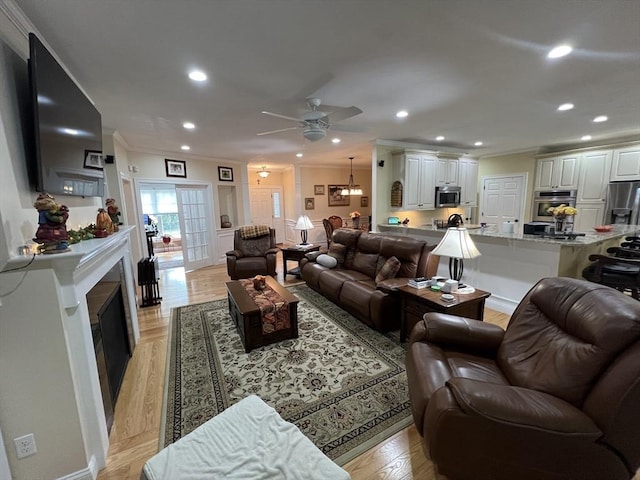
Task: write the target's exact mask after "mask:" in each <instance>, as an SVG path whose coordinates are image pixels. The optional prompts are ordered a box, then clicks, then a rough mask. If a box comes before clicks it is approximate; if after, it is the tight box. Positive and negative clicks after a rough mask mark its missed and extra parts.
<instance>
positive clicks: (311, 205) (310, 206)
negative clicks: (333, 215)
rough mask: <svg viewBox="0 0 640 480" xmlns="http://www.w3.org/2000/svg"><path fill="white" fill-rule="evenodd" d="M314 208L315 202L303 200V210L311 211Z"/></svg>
mask: <svg viewBox="0 0 640 480" xmlns="http://www.w3.org/2000/svg"><path fill="white" fill-rule="evenodd" d="M314 208H316V201H315V199H314V198H305V199H304V209H305V210H313V209H314Z"/></svg>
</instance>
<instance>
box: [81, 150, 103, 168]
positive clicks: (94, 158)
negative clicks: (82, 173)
mask: <svg viewBox="0 0 640 480" xmlns="http://www.w3.org/2000/svg"><path fill="white" fill-rule="evenodd" d="M103 167H104V164H103V162H102V152H98V151H97V150H85V151H84V168H92V169H94V170H102V169H103Z"/></svg>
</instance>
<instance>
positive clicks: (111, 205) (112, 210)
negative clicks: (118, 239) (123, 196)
mask: <svg viewBox="0 0 640 480" xmlns="http://www.w3.org/2000/svg"><path fill="white" fill-rule="evenodd" d="M105 203H106V204H107V213H108V214H109V217H111V222H112V223H113V231H114V232H117V231H118V230H119V228H118V225H122V222H121V221H120V209H119V208H118V206H117V205H116V199H115V198H107V201H106V202H105Z"/></svg>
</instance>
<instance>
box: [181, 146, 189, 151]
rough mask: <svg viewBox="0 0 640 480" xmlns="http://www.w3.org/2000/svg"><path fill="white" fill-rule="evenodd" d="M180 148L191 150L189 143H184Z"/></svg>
mask: <svg viewBox="0 0 640 480" xmlns="http://www.w3.org/2000/svg"><path fill="white" fill-rule="evenodd" d="M180 148H181V149H182V150H191V147H190V146H189V145H182V146H181V147H180Z"/></svg>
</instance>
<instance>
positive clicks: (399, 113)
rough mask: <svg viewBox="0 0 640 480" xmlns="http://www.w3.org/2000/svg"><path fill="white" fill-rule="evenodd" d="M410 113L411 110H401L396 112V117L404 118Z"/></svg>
mask: <svg viewBox="0 0 640 480" xmlns="http://www.w3.org/2000/svg"><path fill="white" fill-rule="evenodd" d="M408 115H409V112H407V111H406V110H400V111H399V112H398V113H396V117H398V118H404V117H407V116H408Z"/></svg>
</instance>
